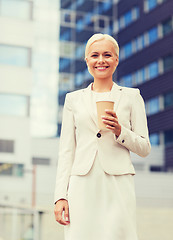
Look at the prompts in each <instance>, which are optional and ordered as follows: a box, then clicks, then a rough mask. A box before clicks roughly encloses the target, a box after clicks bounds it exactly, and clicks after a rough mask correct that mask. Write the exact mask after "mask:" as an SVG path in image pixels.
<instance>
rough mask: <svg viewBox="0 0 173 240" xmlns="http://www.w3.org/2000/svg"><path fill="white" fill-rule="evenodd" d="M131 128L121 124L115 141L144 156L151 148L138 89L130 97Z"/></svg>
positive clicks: (142, 103)
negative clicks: (119, 132)
mask: <svg viewBox="0 0 173 240" xmlns="http://www.w3.org/2000/svg"><path fill="white" fill-rule="evenodd" d="M130 122H131V130H129V129H127V128H125V127H124V126H122V125H121V134H120V135H119V137H118V138H117V139H116V141H117V142H118V143H119V144H121V145H123V146H124V147H126V148H127V149H129V150H130V151H132V152H134V153H136V154H137V155H139V156H141V157H146V156H147V155H148V154H149V153H150V150H151V145H150V141H149V136H148V126H147V118H146V113H145V105H144V101H143V98H142V97H141V95H140V92H139V90H137V91H136V94H134V95H133V97H132V108H131V118H130Z"/></svg>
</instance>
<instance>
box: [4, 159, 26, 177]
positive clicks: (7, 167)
mask: <svg viewBox="0 0 173 240" xmlns="http://www.w3.org/2000/svg"><path fill="white" fill-rule="evenodd" d="M23 175H24V165H23V164H14V163H2V162H1V163H0V176H14V177H22V176H23Z"/></svg>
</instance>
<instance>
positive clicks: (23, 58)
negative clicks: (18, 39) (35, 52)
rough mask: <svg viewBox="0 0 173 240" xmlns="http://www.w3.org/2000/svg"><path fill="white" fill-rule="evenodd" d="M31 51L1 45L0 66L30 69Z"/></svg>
mask: <svg viewBox="0 0 173 240" xmlns="http://www.w3.org/2000/svg"><path fill="white" fill-rule="evenodd" d="M30 54H31V49H29V48H25V47H17V46H8V45H0V64H7V65H15V66H19V67H30V59H31V56H30Z"/></svg>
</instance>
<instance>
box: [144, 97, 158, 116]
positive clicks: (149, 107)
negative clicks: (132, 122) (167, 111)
mask: <svg viewBox="0 0 173 240" xmlns="http://www.w3.org/2000/svg"><path fill="white" fill-rule="evenodd" d="M159 111H160V101H159V97H155V98H152V99H150V100H148V101H147V102H146V113H147V115H152V114H155V113H158V112H159Z"/></svg>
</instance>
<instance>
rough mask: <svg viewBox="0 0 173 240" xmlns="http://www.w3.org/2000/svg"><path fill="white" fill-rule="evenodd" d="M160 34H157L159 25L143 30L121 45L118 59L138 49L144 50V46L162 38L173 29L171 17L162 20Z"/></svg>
mask: <svg viewBox="0 0 173 240" xmlns="http://www.w3.org/2000/svg"><path fill="white" fill-rule="evenodd" d="M160 26H161V34H160V36H159V25H157V26H155V27H153V28H151V29H149V30H148V31H146V32H144V33H143V34H142V35H139V36H137V37H136V38H134V39H132V40H131V41H130V42H128V43H126V44H125V45H123V46H121V48H120V60H124V59H126V58H128V57H130V56H132V55H133V54H135V53H137V52H138V51H141V50H145V48H146V47H148V46H150V45H151V44H153V43H155V42H156V41H158V40H159V39H161V38H163V37H164V36H165V35H167V34H169V33H171V32H172V31H173V18H172V17H170V18H168V19H167V20H166V21H163V22H162V23H161V24H160Z"/></svg>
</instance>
